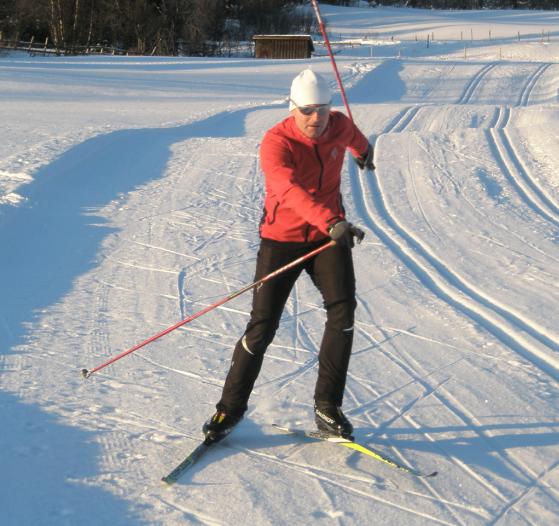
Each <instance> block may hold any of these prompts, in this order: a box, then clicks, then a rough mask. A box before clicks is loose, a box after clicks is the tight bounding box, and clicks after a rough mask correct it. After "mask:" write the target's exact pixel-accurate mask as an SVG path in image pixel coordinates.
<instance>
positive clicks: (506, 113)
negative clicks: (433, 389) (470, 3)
mask: <svg viewBox="0 0 559 526" xmlns="http://www.w3.org/2000/svg"><path fill="white" fill-rule="evenodd" d="M491 69H492V67H486V68H484V69H483V70H482V71H481V72H480V74H479V75H478V76H477V77H476V79H474V81H472V83H470V85H469V87H468V89H467V91H466V92H465V95H464V97H463V100H466V101H469V100H470V99H471V96H472V94H473V91H474V90H475V89H476V88H477V86H478V85H479V84H480V82H481V80H482V78H483V77H484V76H485V74H486V73H488V72H489V71H490V70H491ZM546 69H547V66H542V67H540V68H538V69H537V70H536V72H535V73H534V74H533V75H532V77H531V78H530V79H529V81H528V82H527V84H526V85H525V87H524V89H523V92H522V94H521V99H522V100H523V101H527V100H528V98H529V94H530V93H531V92H532V90H533V89H534V86H535V84H536V81H537V79H538V78H539V77H540V76H541V75H542V74H543V72H544V71H545V70H546ZM410 120H411V119H410ZM509 120H510V109H508V108H499V109H498V110H497V112H496V117H495V124H494V126H495V127H497V128H500V129H502V128H504V127H505V126H506V125H507V124H508V122H509ZM396 127H397V126H396V125H393V126H389V127H388V128H387V129H386V130H385V133H389V132H391V131H392V130H394V129H395V128H396ZM404 129H405V125H404V126H403V127H402V126H398V132H401V131H404ZM491 132H492V133H493V132H494V130H491ZM510 150H512V147H510ZM518 163H520V161H518ZM355 173H356V169H355V168H353V167H352V166H351V167H350V178H351V180H352V183H354V182H355ZM360 184H361V192H360V197H361V199H362V203H361V206H362V207H363V206H364V207H365V208H366V203H365V197H364V195H365V193H364V191H363V183H362V180H360ZM377 185H378V187H377V188H378V190H379V192H378V196H379V198H378V199H379V200H380V199H382V193H381V192H380V185H379V183H378V182H377ZM353 186H354V187H355V185H353ZM356 193H357V192H355V191H354V195H355V194H356ZM373 195H375V194H374V192H373ZM356 206H357V205H356ZM384 211H385V214H381V215H383V216H384V217H383V219H385V220H386V221H387V222H388V223H390V224H391V226H393V225H394V224H397V222H396V221H395V220H394V219H392V218H391V217H390V214H389V213H388V210H387V209H386V208H384ZM362 216H363V214H362ZM369 217H371V218H372V217H373V216H372V215H369ZM387 218H389V219H387ZM373 223H375V222H374V220H373ZM379 228H380V227H379ZM373 229H374V230H375V228H373ZM395 230H396V231H397V232H398V233H399V234H401V233H402V232H403V233H404V235H403V236H402V237H404V238H407V237H408V235H409V233H408V232H406V231H405V229H403V227H402V228H400V229H395ZM388 237H389V238H390V236H389V235H388ZM381 239H382V236H381ZM403 252H404V253H405V251H403ZM397 255H398V254H397ZM412 261H414V263H415V264H416V265H417V260H414V259H413V258H412ZM404 262H406V261H404ZM408 266H409V265H408ZM418 266H420V265H418ZM443 268H445V269H448V267H446V266H444V267H443ZM412 270H414V269H413V268H412ZM448 270H450V269H448ZM420 279H421V278H420ZM422 281H423V280H422ZM474 296H475V295H474ZM443 299H444V298H443ZM505 334H506V332H505ZM554 345H555V346H556V345H557V344H556V342H553V341H552V342H551V346H554ZM545 369H546V372H548V373H549V371H548V370H547V367H546V368H545ZM552 372H553V373H554V374H557V367H556V365H554V366H553V370H552ZM414 376H416V377H417V375H414ZM442 391H443V392H446V395H447V397H449V398H451V399H453V401H452V402H451V403H449V401H448V400H447V401H445V400H443V399H440V395H439V394H438V393H435V396H436V397H437V398H439V401H440V402H441V403H442V404H443V405H444V406H446V407H447V408H449V409H450V410H451V411H452V412H453V413H455V414H456V415H457V416H459V418H460V419H461V420H462V421H464V423H465V424H468V423H469V424H470V426H471V427H472V428H474V429H475V428H476V427H477V426H475V425H474V424H475V418H474V417H473V416H472V415H471V414H470V416H469V417H467V416H466V415H467V414H468V411H467V410H466V409H465V408H464V407H463V406H462V408H461V409H460V410H458V408H457V407H456V405H457V403H458V402H457V400H456V398H454V397H452V395H450V393H449V392H448V391H447V390H445V389H444V388H443V389H442ZM458 405H461V404H458ZM389 406H391V404H389ZM453 406H454V407H453ZM392 409H393V410H394V411H395V413H397V414H398V413H399V410H398V408H396V407H392ZM400 416H402V417H403V418H404V419H406V420H408V421H410V417H409V416H408V415H400ZM410 424H412V425H414V424H415V422H414V421H413V419H411V421H410ZM478 424H479V423H478ZM415 426H417V424H415ZM415 426H414V427H415ZM417 428H418V429H419V430H420V426H417ZM481 436H482V437H483V438H484V439H486V440H489V439H490V438H491V435H489V436H485V434H484V433H481ZM508 457H512V455H510V454H505V458H504V460H505V461H506V462H507V463H509V464H512V466H513V467H515V469H517V470H519V471H520V473H521V474H523V475H524V476H525V477H528V478H529V479H530V480H531V481H532V484H531V487H533V486H535V485H538V484H537V482H538V479H539V478H540V476H539V475H537V474H536V473H535V472H534V471H533V470H531V469H530V468H528V467H527V466H526V465H525V464H524V463H523V462H520V461H518V459H513V458H508ZM452 460H453V461H455V462H457V463H458V464H459V465H460V466H461V467H462V468H463V469H464V470H466V471H467V472H469V473H470V475H471V476H472V477H473V478H475V479H476V480H478V482H479V483H480V484H482V485H484V486H485V487H486V488H487V489H488V490H489V491H491V492H492V493H493V494H494V495H495V496H496V497H497V498H498V499H499V500H501V502H504V503H505V508H507V507H509V506H510V505H511V500H510V499H508V498H507V497H505V496H504V495H503V494H502V493H501V492H500V491H499V490H498V489H497V488H496V487H495V486H493V485H492V484H490V483H489V482H488V481H486V480H485V479H483V478H482V477H480V476H479V475H478V474H477V473H475V472H473V471H472V470H471V469H470V468H469V467H468V466H467V465H465V464H464V463H463V462H462V461H460V460H459V459H457V458H455V457H452ZM527 491H528V490H526V492H527ZM526 492H525V493H526ZM513 500H515V501H516V500H517V499H513ZM503 513H504V512H502V513H500V516H502V515H503Z"/></svg>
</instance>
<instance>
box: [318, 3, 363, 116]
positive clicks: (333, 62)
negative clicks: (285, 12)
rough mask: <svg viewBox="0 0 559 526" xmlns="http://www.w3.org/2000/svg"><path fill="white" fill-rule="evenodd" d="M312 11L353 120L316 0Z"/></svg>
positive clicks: (343, 98)
mask: <svg viewBox="0 0 559 526" xmlns="http://www.w3.org/2000/svg"><path fill="white" fill-rule="evenodd" d="M311 3H312V6H313V9H314V12H315V13H316V19H317V21H318V26H319V27H320V32H321V33H322V38H324V43H325V44H326V49H327V50H328V55H330V62H332V68H333V69H334V74H335V75H336V80H337V81H338V86H339V87H340V93H341V94H342V100H343V101H344V104H345V109H346V111H347V116H348V117H349V118H350V120H351V121H352V122H353V115H352V114H351V110H350V109H349V103H348V101H347V97H346V95H345V90H344V85H343V83H342V79H341V77H340V73H339V71H338V66H337V65H336V60H335V59H334V53H332V47H331V46H330V39H329V38H328V34H327V33H326V28H325V27H324V22H323V21H322V16H321V15H320V9H319V7H318V1H317V0H311Z"/></svg>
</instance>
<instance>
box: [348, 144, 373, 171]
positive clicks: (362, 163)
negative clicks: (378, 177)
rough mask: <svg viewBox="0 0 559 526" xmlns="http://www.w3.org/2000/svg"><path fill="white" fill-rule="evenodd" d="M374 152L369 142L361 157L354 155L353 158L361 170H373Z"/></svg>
mask: <svg viewBox="0 0 559 526" xmlns="http://www.w3.org/2000/svg"><path fill="white" fill-rule="evenodd" d="M374 154H375V150H374V148H373V146H372V145H371V144H369V148H368V149H367V151H366V152H365V153H364V154H363V155H362V156H361V157H354V158H353V160H354V161H355V163H356V164H357V166H359V168H360V169H361V170H364V169H365V168H368V169H369V170H374V169H375V168H376V167H375V163H374V162H373V156H374Z"/></svg>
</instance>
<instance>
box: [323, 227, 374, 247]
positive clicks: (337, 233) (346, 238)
mask: <svg viewBox="0 0 559 526" xmlns="http://www.w3.org/2000/svg"><path fill="white" fill-rule="evenodd" d="M328 233H329V234H330V239H333V240H334V241H335V242H336V244H338V245H340V246H348V247H349V248H353V247H354V246H355V243H354V242H353V238H354V237H356V238H357V243H361V241H363V238H364V237H365V232H363V230H361V229H360V228H357V227H356V226H354V225H352V224H351V223H348V222H347V221H344V220H342V221H338V222H337V223H334V224H332V225H330V227H329V228H328Z"/></svg>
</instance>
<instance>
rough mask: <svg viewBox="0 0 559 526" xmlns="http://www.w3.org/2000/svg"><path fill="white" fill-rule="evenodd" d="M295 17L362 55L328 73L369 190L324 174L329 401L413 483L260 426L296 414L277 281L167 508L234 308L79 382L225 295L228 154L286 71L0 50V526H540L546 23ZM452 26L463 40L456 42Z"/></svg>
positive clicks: (298, 402)
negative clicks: (338, 341)
mask: <svg viewBox="0 0 559 526" xmlns="http://www.w3.org/2000/svg"><path fill="white" fill-rule="evenodd" d="M322 11H323V15H324V17H325V18H326V19H327V20H328V22H329V30H330V32H331V34H332V35H335V36H336V38H335V40H338V39H339V38H340V36H341V38H342V39H349V38H352V39H361V38H367V39H368V40H367V42H369V44H368V45H365V46H359V47H354V48H351V47H348V46H344V47H343V50H342V51H341V52H340V53H339V54H338V55H337V60H338V66H339V68H340V71H341V73H342V75H343V78H344V82H345V84H346V87H347V92H348V96H349V100H350V103H351V107H352V112H353V115H354V117H355V119H356V121H357V122H358V124H359V125H360V127H361V128H362V130H363V131H364V132H365V134H366V135H368V136H370V137H371V140H375V139H376V158H375V161H376V165H377V170H376V173H375V174H374V175H371V174H366V173H359V171H358V170H357V169H356V167H355V166H354V164H353V163H352V162H351V161H350V160H349V159H348V161H347V163H346V167H345V169H344V174H343V177H344V192H345V202H346V206H347V209H348V213H349V216H350V218H351V220H352V221H353V222H355V223H356V224H359V225H360V226H362V227H363V228H364V229H365V230H366V232H367V236H366V239H365V241H364V242H363V244H362V245H360V246H359V247H357V248H356V249H355V253H354V255H355V262H356V271H357V278H358V291H359V294H358V302H359V307H358V311H357V324H356V327H357V331H356V338H355V346H354V354H353V358H352V362H351V364H350V376H349V382H348V388H347V392H346V399H345V404H344V409H345V411H346V413H347V414H348V416H349V417H350V418H351V419H352V420H353V422H354V424H355V427H356V437H357V438H358V439H359V440H360V441H361V442H362V443H364V444H367V445H369V446H370V447H373V448H376V449H377V450H379V451H381V452H383V453H384V454H387V455H390V456H392V457H394V458H396V459H398V460H399V461H401V462H402V463H405V464H408V465H410V466H414V467H419V468H422V469H426V470H431V469H437V470H438V471H439V475H438V476H437V477H436V478H432V479H417V478H412V477H409V476H407V475H405V474H403V473H400V472H398V471H396V470H394V469H392V468H390V467H388V466H385V465H383V464H381V463H379V462H376V461H374V460H372V459H370V458H367V457H364V456H359V454H357V453H354V454H352V453H351V452H350V451H349V450H346V449H345V448H341V447H339V446H336V445H331V444H317V443H303V442H302V441H301V440H299V439H294V438H292V437H290V436H288V435H285V434H281V433H279V432H277V431H275V430H274V429H273V428H272V427H271V424H272V423H273V422H278V421H279V422H281V423H285V424H289V425H293V426H295V425H297V426H300V427H303V426H309V425H311V424H312V393H313V387H314V380H315V375H316V352H317V345H318V343H319V341H320V337H321V333H322V327H323V323H324V313H323V312H322V308H321V304H320V297H319V295H318V293H317V292H316V291H315V290H314V288H313V286H312V284H311V283H310V281H309V280H308V279H307V278H306V277H305V278H302V279H301V280H300V281H299V282H298V284H297V286H296V288H295V290H294V292H293V294H292V296H291V297H290V299H289V302H288V305H287V309H286V312H285V315H284V317H283V319H282V324H281V326H280V330H279V331H278V335H277V337H276V340H275V341H274V343H273V345H272V346H271V347H270V349H269V352H268V355H267V359H266V361H265V365H264V368H263V371H262V374H261V376H260V378H259V381H258V382H257V385H256V389H255V392H254V394H253V397H252V399H251V405H250V408H249V411H248V414H247V418H246V419H245V420H244V421H243V423H242V424H241V425H240V426H239V428H238V429H237V430H236V431H235V433H234V434H233V435H232V436H231V437H229V438H228V439H227V440H226V441H225V442H223V443H222V445H219V446H217V447H216V448H215V450H213V451H212V452H211V454H209V455H208V456H207V457H205V458H203V459H202V460H201V461H200V463H199V464H197V465H196V466H195V467H194V468H193V470H192V471H191V472H189V473H188V474H187V475H185V477H184V478H183V479H182V480H181V481H180V482H179V483H178V484H177V485H176V486H174V487H173V488H172V489H169V488H166V487H164V486H163V485H162V484H161V482H160V477H161V476H162V475H164V474H166V473H167V472H168V471H170V469H172V468H173V467H174V466H175V465H176V464H177V463H178V462H180V461H181V460H182V458H183V457H184V455H185V454H186V453H187V452H188V451H189V450H191V449H192V448H193V447H194V446H195V445H196V444H197V441H198V440H199V438H200V436H201V433H200V429H201V426H202V423H203V422H204V420H205V419H206V418H207V417H208V415H209V414H210V413H211V412H212V411H213V406H214V404H215V402H216V401H217V399H218V397H219V394H220V391H221V386H222V384H223V380H224V377H225V373H226V371H227V369H228V366H229V359H230V355H231V350H232V347H233V345H234V342H235V341H236V339H237V338H238V336H239V335H240V334H241V333H242V331H243V329H244V326H245V324H246V322H247V319H248V314H249V310H250V294H245V295H244V296H241V297H240V298H238V299H236V300H234V301H232V302H230V303H228V304H226V305H224V306H223V307H221V308H219V309H217V310H214V311H212V312H210V313H208V314H206V315H205V316H203V317H201V318H199V319H198V320H196V321H195V322H193V323H192V324H189V325H186V326H184V327H183V328H181V329H179V330H177V331H175V332H173V333H171V334H169V335H168V336H166V337H165V338H163V339H161V340H159V341H157V342H155V343H153V344H151V345H150V346H148V347H145V348H143V349H142V350H140V351H138V352H137V353H135V354H132V355H130V356H128V357H126V358H124V359H123V360H121V361H119V362H118V363H116V364H114V365H113V366H110V367H108V368H106V369H104V370H103V371H101V372H99V373H98V374H97V375H94V376H93V377H91V378H90V379H89V380H87V381H84V380H83V379H82V378H81V376H80V369H82V368H83V367H88V368H90V367H94V366H96V365H99V364H100V363H102V362H104V361H105V360H107V359H108V358H110V357H111V356H114V355H115V354H117V353H119V352H121V351H123V350H125V349H127V348H129V347H131V346H132V345H134V344H136V343H138V342H139V341H142V340H144V339H145V338H147V337H149V336H151V335H152V334H154V333H156V332H159V331H160V330H162V329H164V328H166V327H167V326H169V325H172V324H174V323H175V322H177V321H179V320H180V319H182V318H185V317H186V316H188V315H190V314H192V313H194V312H196V311H198V310H200V309H202V308H203V307H204V306H206V305H209V304H211V303H213V302H215V301H217V300H218V299H220V298H222V297H224V296H226V295H227V294H229V293H230V292H233V291H235V290H237V289H239V288H241V287H242V286H243V285H244V284H246V283H250V282H251V281H252V279H253V271H254V261H255V256H256V249H257V246H258V238H257V230H258V223H259V219H260V214H261V205H262V186H263V185H262V177H261V174H260V171H259V166H258V158H257V151H258V144H259V141H260V139H261V137H262V135H263V133H264V132H265V130H266V129H267V128H268V127H270V126H272V125H273V124H274V123H275V122H276V121H278V120H280V119H281V118H283V117H284V116H285V115H286V113H287V105H286V103H285V97H286V95H287V93H288V90H289V84H290V82H291V79H292V77H293V76H295V75H296V74H297V73H298V72H299V71H300V70H301V69H302V68H303V67H305V66H306V65H307V64H308V63H309V61H279V60H275V61H273V60H270V61H267V60H258V61H257V60H252V59H198V58H161V57H154V58H111V57H97V58H95V57H85V58H83V57H82V58H65V57H59V58H55V57H54V58H52V57H47V58H45V57H29V56H27V55H26V54H10V55H4V56H0V116H1V126H0V133H1V136H0V365H1V372H2V374H1V376H0V389H1V390H0V426H1V432H0V466H1V467H2V475H3V480H4V482H3V483H2V490H1V491H0V524H2V525H10V526H12V525H13V526H16V525H18V526H20V525H38V524H41V525H43V524H47V525H64V524H69V525H74V524H85V525H98V524H111V525H129V524H166V525H167V524H173V525H174V524H227V525H229V524H231V525H233V524H251V525H252V524H255V525H267V524H273V525H283V524H340V525H364V524H375V525H392V524H403V525H411V524H424V525H432V524H453V525H454V524H458V525H482V524H499V525H509V524H514V525H551V524H557V522H559V388H558V383H557V380H558V379H559V328H558V322H557V320H558V319H559V308H558V304H559V233H558V229H559V169H558V166H559V136H558V133H557V130H558V129H559V29H558V28H559V13H557V12H550V13H543V12H526V11H519V12H512V11H503V12H491V11H484V12H452V13H448V12H444V13H440V12H436V11H415V10H407V9H400V10H396V9H356V8H353V9H350V8H334V7H329V6H324V7H323V8H322ZM473 30H475V31H476V33H477V34H478V37H477V38H481V36H480V35H484V34H488V33H489V31H491V34H492V38H493V40H491V41H489V39H486V40H485V41H484V42H480V41H477V42H469V43H468V44H467V45H466V44H465V43H464V42H463V41H461V40H458V39H459V38H460V37H459V33H460V31H462V32H463V35H469V34H470V33H471V31H473ZM431 32H435V42H431V43H430V46H429V47H427V46H426V43H425V41H424V40H422V38H423V37H421V36H422V35H423V36H424V35H425V34H427V33H431ZM519 32H522V34H523V35H530V39H528V36H527V37H526V39H525V40H522V39H521V40H520V41H518V38H517V34H518V33H519ZM542 32H545V34H546V35H549V40H547V38H546V39H544V40H543V41H540V40H541V38H539V37H540V35H541V34H542ZM416 34H417V35H419V36H420V37H421V38H420V39H419V40H418V41H417V42H416V41H415V35H416ZM457 34H458V37H457V36H456V35H457ZM373 36H374V38H373ZM392 36H394V38H395V40H394V41H392V40H391V37H392ZM381 38H384V39H387V41H384V42H383V41H382V40H379V39H381ZM442 38H448V39H453V41H452V42H442ZM465 48H467V49H466V50H465ZM310 63H311V64H312V67H313V68H314V69H315V70H317V71H319V72H321V73H323V74H325V75H327V76H328V78H329V79H330V80H331V81H332V86H333V87H334V86H335V83H334V79H333V75H332V72H331V69H330V64H329V60H328V58H327V57H325V56H320V57H315V58H313V59H312V60H310ZM336 102H337V104H338V106H339V105H340V100H339V97H337V99H336ZM339 107H340V109H342V108H341V106H339Z"/></svg>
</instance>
